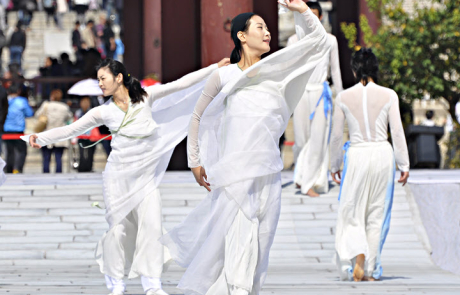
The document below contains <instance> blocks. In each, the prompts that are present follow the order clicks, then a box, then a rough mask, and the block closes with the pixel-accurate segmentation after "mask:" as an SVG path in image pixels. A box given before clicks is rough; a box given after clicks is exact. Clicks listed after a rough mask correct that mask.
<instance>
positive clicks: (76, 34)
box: [72, 21, 81, 52]
mask: <svg viewBox="0 0 460 295" xmlns="http://www.w3.org/2000/svg"><path fill="white" fill-rule="evenodd" d="M72 47H73V50H74V51H75V52H78V50H80V48H81V34H80V22H79V21H76V22H75V27H74V28H73V31H72Z"/></svg>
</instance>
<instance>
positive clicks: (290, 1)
mask: <svg viewBox="0 0 460 295" xmlns="http://www.w3.org/2000/svg"><path fill="white" fill-rule="evenodd" d="M284 2H285V3H282V2H281V1H278V3H279V4H280V5H282V6H284V7H286V8H287V9H289V10H290V11H297V12H299V13H304V12H305V11H307V10H308V5H307V4H306V3H305V2H304V1H303V0H284ZM307 2H308V1H307Z"/></svg>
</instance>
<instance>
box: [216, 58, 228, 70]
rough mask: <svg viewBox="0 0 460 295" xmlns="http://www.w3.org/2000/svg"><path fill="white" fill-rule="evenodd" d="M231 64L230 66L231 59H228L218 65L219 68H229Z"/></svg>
mask: <svg viewBox="0 0 460 295" xmlns="http://www.w3.org/2000/svg"><path fill="white" fill-rule="evenodd" d="M229 64H230V59H229V58H228V57H226V58H224V59H222V60H221V61H219V62H218V63H217V65H218V66H219V68H221V67H225V66H228V65H229Z"/></svg>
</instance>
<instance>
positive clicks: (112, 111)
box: [22, 64, 217, 227]
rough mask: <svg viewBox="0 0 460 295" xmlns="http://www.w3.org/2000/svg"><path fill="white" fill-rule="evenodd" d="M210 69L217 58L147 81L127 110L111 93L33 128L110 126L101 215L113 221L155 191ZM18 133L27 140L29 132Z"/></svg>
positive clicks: (75, 131) (67, 133)
mask: <svg viewBox="0 0 460 295" xmlns="http://www.w3.org/2000/svg"><path fill="white" fill-rule="evenodd" d="M215 69H217V64H214V65H212V66H209V67H207V68H204V69H201V70H199V71H196V72H194V73H191V74H188V75H186V76H184V77H183V78H181V79H179V80H177V81H174V82H171V83H168V84H163V85H154V86H151V87H148V88H147V89H146V91H147V94H148V95H147V97H145V98H144V102H139V103H136V104H131V103H130V104H129V108H128V111H127V112H124V111H122V110H121V109H120V108H119V107H118V106H117V105H116V104H115V103H114V102H113V100H112V99H110V100H108V101H107V102H106V103H105V104H104V105H101V106H98V107H96V108H93V109H91V110H89V111H88V112H87V113H86V114H85V115H84V116H83V117H82V118H81V119H79V120H77V121H76V122H74V123H73V124H71V125H67V126H64V127H59V128H55V129H52V130H49V131H45V132H42V133H39V134H37V136H38V138H37V143H38V144H39V145H41V146H45V145H48V144H51V143H54V142H59V141H63V140H66V139H70V138H73V137H75V136H78V135H80V134H83V133H85V132H86V131H87V130H90V129H92V128H95V127H98V126H101V125H106V126H107V127H108V128H109V129H110V130H111V133H112V142H111V146H112V152H111V153H110V156H109V158H108V160H107V161H108V164H107V166H106V169H105V171H104V173H103V177H104V201H105V204H106V208H107V213H106V219H107V221H108V222H109V225H110V226H111V227H112V226H113V225H115V224H117V223H118V222H120V221H121V220H122V219H123V218H124V217H125V216H126V215H127V214H128V213H129V212H131V210H133V208H135V207H136V206H137V205H138V204H139V203H140V202H141V201H142V200H143V199H144V198H145V197H146V196H147V195H149V194H153V193H154V191H155V189H156V188H157V186H158V184H159V183H160V181H161V179H162V177H163V175H164V172H165V171H166V168H167V166H168V163H169V159H170V157H171V154H172V152H173V150H174V148H175V146H176V145H177V144H178V143H179V142H180V141H182V140H183V138H184V137H185V136H186V135H187V128H188V123H189V122H190V116H191V114H192V112H193V108H194V106H195V104H196V101H197V100H198V98H199V96H200V94H201V92H202V90H203V87H204V83H205V82H206V79H207V78H208V77H209V75H210V74H211V73H212V72H213V71H214V70H215ZM160 98H163V99H160ZM22 139H23V140H24V141H27V142H28V141H29V136H23V137H22Z"/></svg>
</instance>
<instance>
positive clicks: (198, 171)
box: [192, 166, 211, 192]
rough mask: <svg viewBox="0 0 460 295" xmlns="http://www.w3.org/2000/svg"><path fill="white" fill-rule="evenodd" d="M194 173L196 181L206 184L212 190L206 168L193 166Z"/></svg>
mask: <svg viewBox="0 0 460 295" xmlns="http://www.w3.org/2000/svg"><path fill="white" fill-rule="evenodd" d="M192 173H193V176H195V180H196V182H198V184H199V185H200V186H204V187H205V188H206V189H207V190H208V192H210V191H211V188H210V186H211V185H210V184H209V182H208V176H207V175H206V171H205V170H204V168H203V167H201V166H199V167H196V168H192Z"/></svg>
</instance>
